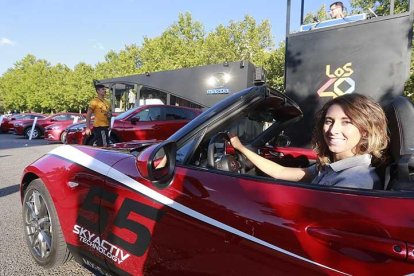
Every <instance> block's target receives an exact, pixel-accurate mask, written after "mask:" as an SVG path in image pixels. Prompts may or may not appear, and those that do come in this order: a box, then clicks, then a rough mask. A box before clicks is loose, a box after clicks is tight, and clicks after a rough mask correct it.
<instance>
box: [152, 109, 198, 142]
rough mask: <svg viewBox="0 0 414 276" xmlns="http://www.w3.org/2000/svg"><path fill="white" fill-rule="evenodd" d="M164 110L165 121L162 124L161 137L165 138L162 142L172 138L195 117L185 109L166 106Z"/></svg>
mask: <svg viewBox="0 0 414 276" xmlns="http://www.w3.org/2000/svg"><path fill="white" fill-rule="evenodd" d="M164 110H165V120H164V121H163V122H160V127H161V129H160V136H162V137H164V139H162V140H165V139H167V138H168V137H170V136H171V135H172V134H174V133H175V132H176V131H177V130H179V129H180V128H182V127H183V126H184V125H185V124H187V123H188V122H189V121H190V120H191V119H192V118H194V117H195V114H194V113H192V112H191V111H189V110H187V109H185V108H180V107H174V106H166V107H165V108H164Z"/></svg>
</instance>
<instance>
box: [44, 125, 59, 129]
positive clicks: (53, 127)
mask: <svg viewBox="0 0 414 276" xmlns="http://www.w3.org/2000/svg"><path fill="white" fill-rule="evenodd" d="M59 128H60V127H59V126H52V127H45V129H46V130H56V129H59Z"/></svg>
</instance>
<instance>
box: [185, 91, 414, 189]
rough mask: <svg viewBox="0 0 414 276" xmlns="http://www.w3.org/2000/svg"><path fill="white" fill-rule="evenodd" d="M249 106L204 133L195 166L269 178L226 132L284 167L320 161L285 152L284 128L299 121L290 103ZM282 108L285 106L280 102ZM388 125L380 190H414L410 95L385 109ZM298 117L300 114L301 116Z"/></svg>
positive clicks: (413, 108) (413, 113)
mask: <svg viewBox="0 0 414 276" xmlns="http://www.w3.org/2000/svg"><path fill="white" fill-rule="evenodd" d="M265 102H266V101H264V102H263V103H262V104H261V106H250V107H249V108H248V109H246V110H243V111H241V112H238V113H237V114H235V115H234V116H232V117H230V118H228V119H227V120H226V121H224V123H221V124H217V126H215V127H214V126H213V127H212V128H211V129H210V130H208V131H207V133H206V135H205V136H204V137H202V139H201V141H200V143H199V146H198V147H197V149H196V151H195V154H193V156H192V157H191V161H190V164H191V165H195V166H197V167H203V168H213V169H218V170H224V171H230V172H233V173H243V174H249V175H256V176H265V175H264V174H263V173H262V172H261V171H260V170H258V169H256V168H255V166H254V165H253V164H252V163H251V162H250V161H249V160H247V159H246V158H244V157H243V155H242V154H240V153H238V152H237V151H235V150H234V149H233V148H232V147H231V145H230V143H229V142H228V139H229V138H228V135H227V133H228V132H230V133H233V134H236V135H238V136H239V138H240V140H241V141H242V143H243V144H245V145H246V146H248V147H249V148H250V149H252V150H253V151H255V152H257V153H258V154H260V155H262V156H264V157H266V158H267V159H271V160H273V161H275V162H277V163H279V164H281V165H284V166H290V167H307V166H310V165H312V164H313V163H314V162H315V158H314V157H313V156H312V154H309V155H307V154H306V152H305V151H304V152H303V153H302V154H299V155H298V154H296V155H292V154H285V153H283V149H285V148H289V147H288V146H289V143H290V140H289V137H286V136H285V135H284V132H283V129H284V127H285V126H286V125H288V124H292V123H294V122H296V121H298V120H299V119H300V116H295V114H293V113H292V114H289V110H288V107H279V108H274V107H275V106H278V105H277V104H275V103H272V104H270V103H267V104H266V103H265ZM279 106H280V105H279ZM385 111H386V115H387V119H388V125H389V133H390V145H389V156H390V158H389V160H388V161H387V162H386V163H384V164H383V165H381V166H379V167H378V168H377V169H376V170H377V173H378V175H379V176H380V178H381V179H382V180H383V181H382V182H381V183H380V185H378V186H375V187H374V189H376V190H393V191H401V190H414V155H413V153H414V128H413V127H412V126H413V125H414V106H413V104H412V103H411V102H410V101H409V100H408V99H407V98H405V97H402V96H400V97H396V98H395V99H394V100H393V101H392V102H391V103H390V104H389V105H388V106H387V107H386V108H385ZM296 115H299V114H296Z"/></svg>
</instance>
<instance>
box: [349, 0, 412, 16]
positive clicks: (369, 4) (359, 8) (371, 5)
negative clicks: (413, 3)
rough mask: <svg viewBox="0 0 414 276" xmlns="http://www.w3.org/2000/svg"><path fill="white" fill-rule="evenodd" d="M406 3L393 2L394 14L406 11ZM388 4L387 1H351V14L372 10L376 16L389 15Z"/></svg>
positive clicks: (396, 0)
mask: <svg viewBox="0 0 414 276" xmlns="http://www.w3.org/2000/svg"><path fill="white" fill-rule="evenodd" d="M408 2H409V1H408V0H395V1H394V13H402V12H406V11H408ZM390 3H391V1H389V0H379V1H378V0H351V7H352V8H353V10H352V12H353V13H360V12H367V11H368V10H369V9H372V10H374V11H375V13H376V14H377V15H389V14H390Z"/></svg>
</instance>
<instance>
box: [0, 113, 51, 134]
mask: <svg viewBox="0 0 414 276" xmlns="http://www.w3.org/2000/svg"><path fill="white" fill-rule="evenodd" d="M36 117H37V118H38V119H42V118H46V117H47V115H44V114H40V113H20V114H14V115H12V116H10V117H4V118H3V122H2V123H1V127H0V133H8V132H10V131H14V122H16V121H17V120H27V119H30V120H32V119H34V118H36Z"/></svg>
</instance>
